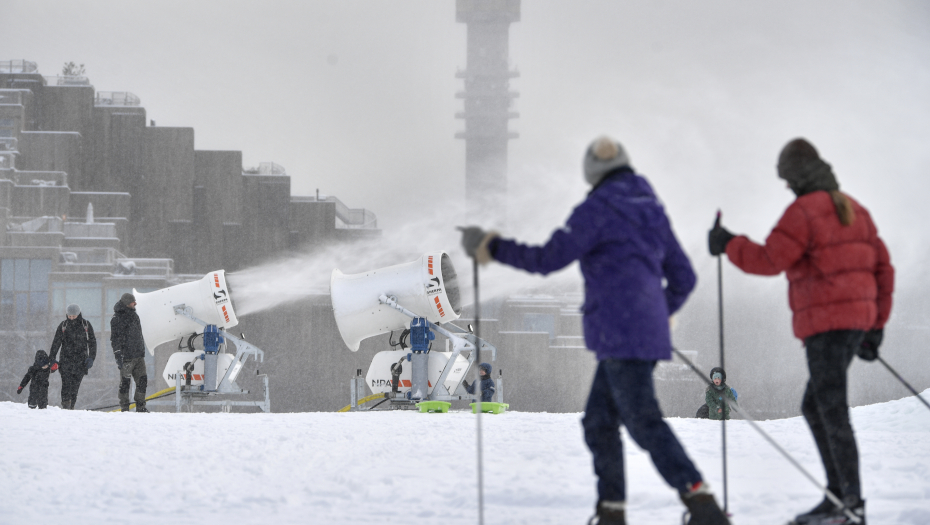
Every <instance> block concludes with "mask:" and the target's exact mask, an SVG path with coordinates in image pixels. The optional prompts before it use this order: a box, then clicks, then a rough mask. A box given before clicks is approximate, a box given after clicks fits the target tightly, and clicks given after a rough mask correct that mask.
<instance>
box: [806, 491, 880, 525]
mask: <svg viewBox="0 0 930 525" xmlns="http://www.w3.org/2000/svg"><path fill="white" fill-rule="evenodd" d="M821 505H822V504H821ZM830 506H831V507H832V509H829V510H827V511H826V512H825V513H823V514H820V515H819V516H816V517H812V518H810V519H809V520H808V521H803V522H797V518H795V521H792V522H791V523H792V524H793V523H796V522H797V523H803V524H804V525H866V524H865V501H863V500H862V499H861V498H859V497H857V496H846V497H845V498H843V508H837V507H836V506H835V505H833V504H832V503H830ZM818 507H820V505H818ZM815 510H816V509H815ZM801 516H804V514H802V515H801ZM801 516H798V517H799V518H800V517H801Z"/></svg>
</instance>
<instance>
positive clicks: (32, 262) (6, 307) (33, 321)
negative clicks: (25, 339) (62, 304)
mask: <svg viewBox="0 0 930 525" xmlns="http://www.w3.org/2000/svg"><path fill="white" fill-rule="evenodd" d="M51 269H52V261H51V260H49V259H2V260H0V330H16V331H29V332H32V331H40V330H45V329H46V328H47V327H46V323H47V322H48V273H49V272H50V271H51Z"/></svg>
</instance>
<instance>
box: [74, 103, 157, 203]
mask: <svg viewBox="0 0 930 525" xmlns="http://www.w3.org/2000/svg"><path fill="white" fill-rule="evenodd" d="M131 115H135V116H136V118H135V120H133V121H131V122H127V119H126V117H127V116H131ZM91 116H92V118H91V131H90V132H89V133H88V134H87V135H86V136H85V140H84V159H83V161H84V174H85V176H84V178H85V180H84V181H81V183H80V184H79V186H80V189H81V190H82V191H124V192H128V191H129V185H128V184H126V183H125V181H124V180H123V179H122V178H121V176H120V171H121V170H123V169H125V167H126V166H127V165H129V166H131V165H132V162H129V161H128V159H126V157H127V155H128V156H130V157H131V156H132V155H137V156H138V155H141V146H140V145H136V144H135V143H134V142H135V141H137V140H139V139H138V138H135V140H132V137H134V136H136V135H138V134H141V133H142V131H141V130H142V128H144V127H145V108H140V107H122V106H94V108H93V111H92V114H91ZM127 128H129V129H127ZM124 132H129V134H130V136H129V137H126V138H124V137H122V136H121V134H122V133H124ZM127 138H128V139H129V140H126V139H127ZM124 146H129V150H127V151H125V152H123V151H121V149H122V148H123V147H124Z"/></svg>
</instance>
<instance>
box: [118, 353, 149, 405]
mask: <svg viewBox="0 0 930 525" xmlns="http://www.w3.org/2000/svg"><path fill="white" fill-rule="evenodd" d="M119 378H120V379H119V404H120V407H122V408H124V409H128V408H129V385H130V381H131V380H133V379H134V380H135V381H136V395H135V396H134V399H135V401H136V409H139V408H141V407H144V406H145V389H146V387H147V386H148V382H149V378H148V375H146V371H145V357H136V358H133V359H125V360H123V366H121V367H120V369H119Z"/></svg>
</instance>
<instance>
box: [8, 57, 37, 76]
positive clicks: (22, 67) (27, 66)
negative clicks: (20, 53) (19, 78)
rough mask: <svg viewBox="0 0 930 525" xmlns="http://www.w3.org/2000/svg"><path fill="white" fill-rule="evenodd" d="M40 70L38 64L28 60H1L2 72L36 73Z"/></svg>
mask: <svg viewBox="0 0 930 525" xmlns="http://www.w3.org/2000/svg"><path fill="white" fill-rule="evenodd" d="M38 71H39V66H38V64H36V63H35V62H29V61H28V60H2V61H0V73H36V72H38Z"/></svg>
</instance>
